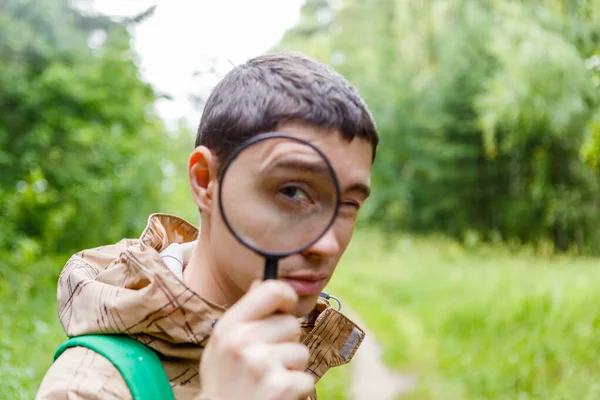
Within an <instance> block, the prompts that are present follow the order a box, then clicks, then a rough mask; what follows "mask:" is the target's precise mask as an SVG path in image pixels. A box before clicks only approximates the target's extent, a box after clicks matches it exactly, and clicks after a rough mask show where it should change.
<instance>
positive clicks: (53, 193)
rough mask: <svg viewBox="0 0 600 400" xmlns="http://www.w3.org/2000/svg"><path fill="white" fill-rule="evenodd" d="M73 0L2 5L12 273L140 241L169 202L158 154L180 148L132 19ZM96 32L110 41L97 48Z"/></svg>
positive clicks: (2, 186) (0, 247)
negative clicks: (171, 137)
mask: <svg viewBox="0 0 600 400" xmlns="http://www.w3.org/2000/svg"><path fill="white" fill-rule="evenodd" d="M68 4H69V2H68V1H66V0H39V1H38V0H36V1H31V0H27V1H25V0H19V1H16V0H15V1H9V2H8V3H7V4H6V5H5V6H3V7H2V9H1V10H0V21H1V22H0V52H1V53H2V54H3V56H2V59H1V60H0V108H2V110H3V111H4V112H3V113H2V115H0V168H1V169H2V174H1V175H0V209H1V210H2V216H3V217H2V221H1V222H0V254H1V255H2V260H3V261H2V264H6V265H7V266H8V267H3V268H1V269H0V277H4V278H5V279H17V278H15V277H18V275H19V274H21V273H23V274H27V273H30V272H31V271H29V270H28V267H27V264H28V263H29V262H31V261H33V260H35V259H36V257H38V256H40V255H42V254H48V253H54V252H60V253H65V252H67V253H68V252H71V251H75V250H79V249H81V248H85V247H89V246H97V245H99V244H101V243H107V242H111V241H115V240H118V239H120V238H121V237H123V236H132V235H135V236H137V235H138V234H139V233H140V231H141V229H142V228H143V227H144V226H145V223H146V219H147V216H148V214H150V213H151V212H156V211H159V210H158V208H159V206H160V204H161V202H162V197H163V196H162V191H161V184H162V180H163V173H162V171H161V160H162V159H168V158H169V157H171V156H172V154H170V153H169V152H168V148H169V146H168V144H167V140H168V138H167V136H166V135H165V132H166V130H165V128H164V127H163V126H162V123H161V122H160V120H159V119H158V117H157V116H156V115H155V113H154V111H153V103H154V100H155V99H156V97H157V96H156V95H155V94H154V91H153V89H152V88H151V87H150V86H149V85H147V84H146V83H144V82H142V81H141V80H140V78H139V74H138V68H137V64H136V58H135V54H134V53H133V51H132V49H131V47H130V43H129V41H130V37H129V33H128V31H127V26H126V25H125V24H121V23H116V22H113V21H110V20H109V19H107V18H106V17H101V16H97V17H94V16H85V15H83V14H82V13H81V12H80V11H77V10H75V9H71V8H70V7H69V5H68ZM92 37H93V38H100V39H103V40H102V41H101V43H96V44H94V43H92V42H90V45H88V40H89V39H90V38H92ZM96 42H98V40H96ZM165 149H167V150H165ZM59 269H60V266H58V265H57V266H56V271H57V272H58V270H59Z"/></svg>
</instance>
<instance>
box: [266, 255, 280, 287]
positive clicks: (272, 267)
mask: <svg viewBox="0 0 600 400" xmlns="http://www.w3.org/2000/svg"><path fill="white" fill-rule="evenodd" d="M278 263H279V259H277V258H274V257H267V259H266V260H265V276H264V279H263V280H265V281H266V280H267V279H277V265H278Z"/></svg>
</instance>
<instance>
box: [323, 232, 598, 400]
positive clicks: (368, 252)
mask: <svg viewBox="0 0 600 400" xmlns="http://www.w3.org/2000/svg"><path fill="white" fill-rule="evenodd" d="M598 282H600V263H598V260H594V259H582V258H580V259H575V258H569V257H552V258H550V257H543V256H537V255H536V254H535V253H534V252H532V251H525V250H521V251H519V252H511V251H509V250H508V249H506V248H499V247H496V248H495V247H486V246H483V247H479V248H478V249H477V250H467V249H465V248H464V247H462V246H460V245H457V244H456V243H454V242H451V241H448V240H444V239H432V238H429V239H426V240H425V239H417V238H411V237H397V238H393V239H390V238H389V237H384V236H382V235H381V234H379V233H378V232H367V231H362V232H359V233H358V234H357V236H356V237H355V238H354V240H353V243H352V245H351V246H350V248H349V249H348V251H347V252H346V254H345V256H344V258H343V260H342V262H341V264H340V266H339V269H338V271H337V272H336V276H335V277H334V279H333V280H332V282H331V284H330V287H329V288H328V289H329V291H330V292H331V293H333V294H335V295H339V296H340V297H341V298H342V300H343V301H345V302H346V303H347V304H350V305H351V306H352V308H353V309H354V310H355V311H356V312H358V314H359V315H361V318H362V319H363V320H364V321H365V323H366V324H367V325H368V326H369V328H370V330H371V331H373V332H374V334H375V336H376V337H377V339H378V340H379V341H380V342H381V344H382V346H383V349H384V354H385V356H384V361H385V362H386V363H387V364H388V365H390V366H391V367H394V368H396V369H397V370H399V371H407V372H416V373H417V375H418V377H419V386H418V388H417V390H416V391H415V392H414V393H412V394H410V395H407V396H404V397H403V398H405V399H411V400H425V399H427V400H438V399H439V400H442V399H443V400H453V399H461V400H463V399H464V400H475V399H477V400H479V399H499V400H500V399H519V400H521V399H522V400H525V399H527V400H531V399H544V400H554V399H556V400H559V399H565V400H566V399H569V400H573V399H578V400H584V399H597V398H600V334H599V332H598V328H600V308H599V307H598V304H600V291H599V290H598V289H597V285H598ZM328 379H332V380H335V379H349V377H348V376H345V377H338V376H334V377H331V378H330V377H328V376H327V375H326V376H325V378H324V380H325V381H327V380H328ZM329 385H331V387H344V386H345V385H344V384H340V383H337V384H333V383H329ZM324 389H325V391H324V392H323V395H322V397H323V398H326V399H328V398H330V397H329V393H327V392H326V390H327V388H324ZM331 395H332V394H331Z"/></svg>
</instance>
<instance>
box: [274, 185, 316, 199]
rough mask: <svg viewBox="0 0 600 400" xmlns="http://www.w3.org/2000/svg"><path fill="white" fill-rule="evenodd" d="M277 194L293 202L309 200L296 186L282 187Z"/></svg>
mask: <svg viewBox="0 0 600 400" xmlns="http://www.w3.org/2000/svg"><path fill="white" fill-rule="evenodd" d="M279 192H280V193H281V194H282V195H284V196H286V197H289V198H290V199H291V200H293V201H308V200H309V198H308V195H307V194H306V192H305V191H304V190H302V189H300V188H299V187H297V186H287V187H283V188H281V189H280V190H279Z"/></svg>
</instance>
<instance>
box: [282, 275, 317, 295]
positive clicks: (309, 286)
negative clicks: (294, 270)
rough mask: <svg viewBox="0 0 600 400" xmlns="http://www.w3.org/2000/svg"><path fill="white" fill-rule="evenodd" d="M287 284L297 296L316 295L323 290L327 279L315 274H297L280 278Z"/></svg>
mask: <svg viewBox="0 0 600 400" xmlns="http://www.w3.org/2000/svg"><path fill="white" fill-rule="evenodd" d="M282 280H283V281H285V282H287V283H289V284H290V285H291V286H292V287H293V288H294V290H295V291H296V293H298V295H299V296H311V295H318V294H320V293H321V291H322V290H323V287H324V286H325V283H326V282H327V277H326V276H325V275H317V274H298V275H293V276H287V277H283V278H282Z"/></svg>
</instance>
